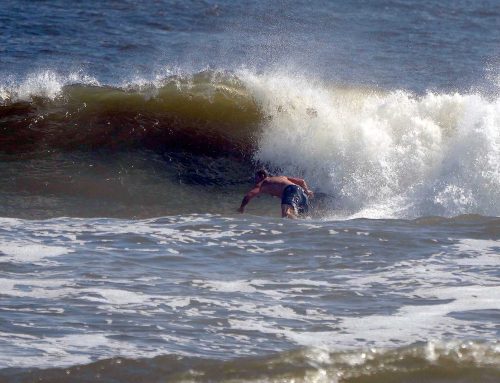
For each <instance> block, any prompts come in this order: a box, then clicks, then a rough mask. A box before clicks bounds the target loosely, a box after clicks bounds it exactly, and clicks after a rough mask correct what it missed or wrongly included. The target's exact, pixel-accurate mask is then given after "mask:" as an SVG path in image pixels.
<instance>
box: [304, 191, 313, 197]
mask: <svg viewBox="0 0 500 383" xmlns="http://www.w3.org/2000/svg"><path fill="white" fill-rule="evenodd" d="M305 192H306V194H307V196H308V197H309V198H314V192H313V191H312V190H306V191H305Z"/></svg>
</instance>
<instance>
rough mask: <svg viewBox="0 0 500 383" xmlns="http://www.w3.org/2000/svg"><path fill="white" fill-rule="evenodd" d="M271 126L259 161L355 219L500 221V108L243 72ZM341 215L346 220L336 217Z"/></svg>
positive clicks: (494, 103) (475, 98)
mask: <svg viewBox="0 0 500 383" xmlns="http://www.w3.org/2000/svg"><path fill="white" fill-rule="evenodd" d="M241 77H242V78H243V79H244V81H245V83H246V85H247V87H248V88H249V89H250V92H251V93H252V94H253V96H254V97H255V99H256V102H257V104H258V105H259V106H260V108H261V109H262V113H263V115H265V116H267V121H266V122H265V123H264V124H263V130H262V133H261V136H260V140H259V143H258V149H257V151H256V153H255V159H256V160H257V161H259V162H262V163H265V164H267V165H268V166H270V167H271V168H275V169H280V170H281V171H283V172H284V173H291V174H297V173H298V174H301V175H302V176H304V177H305V178H307V179H308V180H309V181H310V183H311V184H312V185H314V187H315V189H316V190H318V191H320V192H322V193H325V194H326V195H328V196H329V198H330V209H335V210H336V211H342V213H341V214H344V215H346V216H349V217H370V218H382V217H384V218H386V217H416V216H423V215H444V216H454V215H458V214H470V213H478V214H483V215H499V214H500V129H499V127H500V99H499V98H496V99H493V100H489V99H487V98H485V97H483V96H481V95H479V94H459V93H454V94H438V93H431V92H429V93H427V94H425V95H422V96H418V95H414V94H412V93H409V92H406V91H403V90H395V91H390V92H389V91H387V92H383V91H377V90H372V89H362V88H348V87H334V86H330V87H329V86H326V85H325V84H322V83H320V82H317V81H316V82H314V81H309V80H307V79H303V78H293V77H287V76H282V75H280V74H269V75H261V76H256V75H254V74H251V73H248V72H246V73H242V74H241ZM336 215H338V213H336Z"/></svg>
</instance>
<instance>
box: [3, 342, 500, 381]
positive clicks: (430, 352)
mask: <svg viewBox="0 0 500 383" xmlns="http://www.w3.org/2000/svg"><path fill="white" fill-rule="evenodd" d="M499 366H500V346H499V345H498V343H481V342H473V341H468V342H427V343H419V344H415V345H411V346H407V347H402V348H398V349H391V350H382V349H375V348H368V349H364V350H356V351H349V352H336V351H334V352H332V351H328V350H326V349H316V348H307V349H299V350H293V351H286V352H282V353H278V354H274V355H270V356H257V357H245V358H237V359H232V360H227V361H223V360H216V359H203V358H193V357H184V356H176V355H166V356H157V357H154V358H147V359H128V358H120V357H116V358H112V359H106V360H101V361H98V362H94V363H90V364H87V365H77V366H72V367H67V368H51V369H44V370H42V369H12V368H8V369H3V370H0V378H4V379H7V380H16V381H21V382H23V381H33V380H37V381H51V382H54V381H57V382H85V381H92V380H95V379H98V380H99V381H103V382H115V381H117V380H118V381H121V382H135V381H150V382H164V381H168V382H185V381H196V382H215V381H217V382H235V381H238V382H255V381H259V382H282V381H294V382H304V383H305V382H312V381H314V382H337V383H341V382H361V381H363V382H374V383H375V382H380V381H398V382H399V381H418V382H429V383H430V382H432V383H435V382H448V381H463V382H473V381H480V382H491V383H493V382H497V381H498V379H500V368H499Z"/></svg>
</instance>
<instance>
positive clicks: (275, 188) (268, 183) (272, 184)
mask: <svg viewBox="0 0 500 383" xmlns="http://www.w3.org/2000/svg"><path fill="white" fill-rule="evenodd" d="M257 185H260V192H261V193H265V194H270V195H272V196H274V197H280V198H281V196H282V195H283V190H285V188H286V187H287V186H288V185H295V183H293V182H292V181H290V180H289V179H288V177H284V176H273V177H267V178H265V179H264V180H263V181H261V182H260V184H257Z"/></svg>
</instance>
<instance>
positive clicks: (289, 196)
mask: <svg viewBox="0 0 500 383" xmlns="http://www.w3.org/2000/svg"><path fill="white" fill-rule="evenodd" d="M290 185H295V186H294V187H290ZM259 194H269V195H272V196H274V197H279V198H281V199H282V203H281V216H282V217H289V218H295V217H296V216H297V213H298V206H297V205H298V204H300V205H301V207H302V206H303V205H307V203H308V201H307V197H312V195H313V192H312V191H311V190H309V188H308V186H307V184H306V182H305V181H304V180H303V179H301V178H294V177H285V176H269V175H268V174H267V172H266V171H265V170H259V171H258V172H257V173H256V174H255V186H254V187H253V188H252V189H251V190H250V191H249V192H248V193H247V194H246V195H245V197H244V198H243V201H242V202H241V206H240V208H239V209H238V211H239V212H240V213H243V212H244V211H245V206H246V205H247V204H248V202H250V200H251V199H252V198H254V197H256V196H257V195H259ZM305 207H307V206H305ZM306 210H307V209H306Z"/></svg>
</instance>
